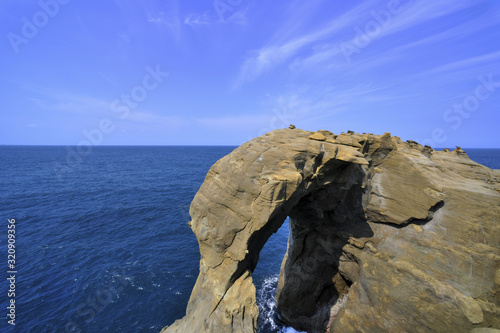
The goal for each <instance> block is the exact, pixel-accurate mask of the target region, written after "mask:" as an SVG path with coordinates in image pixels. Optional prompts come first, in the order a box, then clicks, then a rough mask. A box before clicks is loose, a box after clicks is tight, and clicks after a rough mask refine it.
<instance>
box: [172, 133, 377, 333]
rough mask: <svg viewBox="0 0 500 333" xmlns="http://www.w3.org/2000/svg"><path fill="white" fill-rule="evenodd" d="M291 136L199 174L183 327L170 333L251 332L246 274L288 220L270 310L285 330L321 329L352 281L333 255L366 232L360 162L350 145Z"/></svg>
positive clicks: (247, 147)
mask: <svg viewBox="0 0 500 333" xmlns="http://www.w3.org/2000/svg"><path fill="white" fill-rule="evenodd" d="M297 131H298V132H297ZM297 131H295V130H283V131H281V132H278V131H275V132H271V133H268V134H266V135H265V136H264V137H263V138H261V139H259V138H257V139H255V140H253V141H251V142H248V143H246V144H244V145H242V146H241V147H239V148H238V149H237V150H235V151H233V152H232V153H231V154H230V155H228V156H226V157H225V158H223V159H221V160H220V161H218V162H217V163H216V164H215V165H214V166H213V167H212V168H211V169H210V171H209V172H208V174H207V177H206V179H205V182H204V183H203V185H202V186H201V188H200V190H199V192H198V193H197V195H196V196H195V198H194V200H193V202H192V204H191V209H190V215H191V217H192V222H191V228H192V229H193V231H194V232H195V234H196V236H197V238H198V241H199V246H200V253H201V260H200V275H199V277H198V279H197V282H196V285H195V287H194V288H193V292H192V295H191V298H190V301H189V304H188V308H187V311H186V317H185V320H181V321H177V322H176V323H174V325H172V327H171V328H169V330H172V331H174V330H178V331H193V332H194V331H198V332H215V331H217V332H254V331H255V329H256V324H257V323H256V318H257V314H258V308H257V305H256V295H255V286H254V285H253V281H252V272H253V271H254V270H255V268H256V265H257V262H258V259H259V255H260V251H261V249H262V248H263V246H264V244H265V243H266V242H267V241H268V239H269V237H270V236H271V235H272V234H273V233H275V232H276V231H277V230H278V229H279V228H280V227H281V225H282V224H283V222H284V220H285V219H286V217H287V216H290V225H291V227H290V231H291V234H290V238H289V242H288V252H287V255H286V256H285V260H284V261H283V264H282V271H281V273H280V281H279V285H278V292H277V300H278V308H279V310H280V313H281V315H282V317H283V318H284V320H285V321H286V322H287V323H289V324H290V325H291V326H293V327H296V328H299V329H307V330H309V331H311V330H315V331H316V330H317V331H320V330H321V329H323V331H324V328H325V327H326V324H327V323H328V319H329V317H328V315H327V312H328V311H326V312H325V310H324V309H323V307H326V306H328V305H330V304H331V303H332V302H334V301H336V299H337V298H338V296H341V295H342V294H343V293H345V291H346V288H348V286H349V284H350V281H352V277H350V276H349V275H350V273H349V272H348V273H346V274H340V273H339V266H340V257H341V255H342V251H341V249H342V247H343V245H345V244H346V243H347V241H348V239H349V237H357V236H363V235H365V234H366V235H368V234H369V230H368V229H369V227H367V226H368V225H367V224H366V223H365V227H362V226H361V225H362V224H363V223H364V221H363V219H362V217H361V216H362V206H363V205H362V201H363V193H364V190H363V181H364V179H365V176H366V173H365V171H364V169H363V167H364V166H366V165H367V164H368V162H367V161H366V160H365V159H364V157H363V154H362V153H361V152H359V150H358V147H352V146H343V145H339V144H336V143H334V142H333V141H332V142H325V140H324V139H323V138H320V139H319V140H318V139H317V138H315V137H311V138H310V137H309V136H310V133H308V132H305V131H300V130H297ZM325 134H328V133H325ZM275 135H278V136H279V137H275V138H274V139H271V140H267V139H269V138H266V136H267V137H269V136H271V137H272V136H275ZM332 138H333V137H332ZM276 139H277V142H276ZM358 145H359V144H358ZM360 147H361V146H360ZM351 220H356V223H352V221H351ZM351 224H352V225H356V226H355V227H353V226H350V225H351ZM306 231H307V233H309V235H306V234H305V233H306ZM332 246H333V248H330V247H332ZM332 255H333V257H330V256H332ZM332 258H333V259H332ZM302 273H305V274H302ZM353 274H354V273H353ZM314 276H316V277H314ZM298 285H300V288H299V287H298ZM296 302H298V303H296ZM196 318H204V320H202V321H200V320H199V319H196ZM318 322H320V324H319V325H318Z"/></svg>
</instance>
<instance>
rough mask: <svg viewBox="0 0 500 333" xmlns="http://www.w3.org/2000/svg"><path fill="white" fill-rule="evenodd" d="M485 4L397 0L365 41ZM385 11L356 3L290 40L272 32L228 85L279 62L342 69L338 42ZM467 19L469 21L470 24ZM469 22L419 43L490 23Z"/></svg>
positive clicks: (253, 76)
mask: <svg viewBox="0 0 500 333" xmlns="http://www.w3.org/2000/svg"><path fill="white" fill-rule="evenodd" d="M485 2H487V0H467V1H462V2H457V1H453V0H443V1H437V2H429V1H423V0H408V1H401V2H400V5H399V8H398V13H397V14H392V15H390V17H389V19H388V20H389V22H388V23H387V25H385V26H382V27H381V28H380V31H379V32H378V33H377V34H375V35H374V36H373V35H372V36H371V42H374V41H375V40H376V39H380V38H383V37H386V36H388V35H391V34H396V33H399V32H402V31H405V30H407V29H411V28H414V27H417V26H419V25H422V24H425V23H428V22H429V21H431V20H434V19H437V18H440V17H444V16H447V15H450V14H453V13H456V12H458V11H462V10H466V9H469V8H471V7H474V6H478V5H481V4H484V3H485ZM386 7H387V1H378V2H362V3H360V4H359V5H357V6H355V7H354V8H352V9H350V10H349V11H347V12H346V13H345V14H343V15H341V16H336V17H334V18H332V19H331V20H330V22H329V23H328V24H327V25H325V26H323V27H320V28H317V29H315V30H312V31H309V32H303V33H302V34H298V35H299V36H298V37H297V34H294V36H295V37H291V38H288V37H287V36H288V34H287V33H286V32H285V31H283V30H279V31H277V32H276V33H275V34H274V35H273V37H272V38H271V42H269V43H268V45H266V46H264V47H262V48H261V49H258V50H254V51H251V52H250V56H249V57H248V58H247V59H246V60H245V61H244V63H243V64H242V65H241V67H240V71H239V74H238V77H237V79H236V83H235V84H234V86H235V87H238V86H240V85H242V84H244V83H245V82H249V81H253V80H255V79H256V78H258V77H259V76H261V75H262V74H263V73H265V72H268V71H271V70H273V69H274V68H276V67H278V66H280V65H284V64H288V65H289V66H290V68H291V69H294V70H300V69H301V68H304V69H305V68H307V70H310V69H312V68H314V67H317V68H318V69H321V70H324V66H325V65H326V66H328V67H330V68H333V69H336V68H338V67H342V66H343V67H346V66H345V62H346V61H345V59H342V57H340V56H339V55H341V54H342V50H341V48H340V47H339V45H340V44H341V43H343V42H344V43H351V44H352V43H353V42H354V41H355V39H356V38H357V36H356V32H355V31H354V30H353V29H354V28H356V27H359V28H360V29H363V28H364V25H365V24H366V23H367V22H368V21H370V20H372V21H375V18H374V15H375V14H376V13H378V14H380V13H381V11H384V12H386V13H387V12H388V11H387V8H386ZM290 8H292V9H294V10H304V8H302V7H300V6H298V5H296V4H295V5H294V6H291V7H290ZM374 13H375V14H374ZM471 21H474V23H472V22H471ZM471 21H468V22H465V23H460V24H458V26H456V27H453V28H450V29H447V30H445V31H444V32H438V33H436V36H435V37H434V36H431V37H426V39H427V41H422V43H426V42H430V40H429V39H432V41H433V42H435V43H437V42H440V41H443V40H446V38H450V37H452V36H455V37H459V36H463V35H465V34H470V33H471V30H472V31H479V30H481V29H484V28H485V27H487V26H490V25H491V24H494V23H492V21H491V20H484V17H483V21H481V18H477V19H474V20H471ZM496 23H498V21H497V22H496ZM283 26H284V27H286V26H287V24H286V23H285V24H284V25H283ZM410 35H411V34H410ZM413 37H414V40H411V42H410V43H407V44H406V45H405V46H403V47H401V46H400V45H397V46H396V45H395V46H394V48H399V51H400V52H402V51H405V49H408V48H411V47H417V46H419V45H418V44H419V41H418V40H419V36H418V35H415V36H413Z"/></svg>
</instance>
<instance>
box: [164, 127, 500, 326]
mask: <svg viewBox="0 0 500 333" xmlns="http://www.w3.org/2000/svg"><path fill="white" fill-rule="evenodd" d="M499 179H500V174H499V173H498V171H496V170H495V171H493V170H491V169H489V168H487V167H485V166H482V165H479V164H477V163H475V162H473V161H471V160H470V159H469V158H468V156H467V154H466V153H465V152H464V151H463V150H462V149H460V148H457V149H455V150H453V151H449V150H448V151H434V150H433V149H432V148H430V147H423V146H422V145H419V144H418V143H416V142H414V141H408V142H402V141H401V140H400V139H399V138H398V137H393V136H391V135H390V134H389V133H386V134H384V135H382V136H376V135H371V134H354V133H353V132H351V131H349V132H348V133H347V134H341V135H334V134H332V133H331V132H329V131H317V132H315V133H314V132H307V131H303V130H300V129H296V128H292V127H291V128H290V129H283V130H276V131H273V132H270V133H267V134H265V135H263V136H261V137H258V138H256V139H254V140H252V141H250V142H247V143H245V144H243V145H242V146H240V147H239V148H237V149H235V150H234V151H233V152H232V153H231V154H229V155H228V156H226V157H224V158H222V159H221V160H219V161H218V162H217V163H216V164H215V165H214V166H213V167H212V168H211V169H210V171H209V172H208V174H207V176H206V178H205V182H204V183H203V185H202V186H201V187H200V190H199V191H198V193H197V194H196V196H195V198H194V200H193V202H192V204H191V208H190V214H191V217H192V221H191V222H190V226H191V229H192V230H193V232H194V233H195V234H196V237H197V239H198V241H199V247H200V254H201V260H200V274H199V276H198V279H197V281H196V284H195V286H194V288H193V291H192V294H191V298H190V300H189V304H188V307H187V310H186V316H185V317H184V318H182V319H180V320H177V321H176V322H175V323H173V324H172V325H171V326H170V327H166V328H165V329H164V330H163V331H165V332H168V333H173V332H178V333H185V332H217V333H223V332H238V333H240V332H255V331H256V325H257V316H258V307H257V305H256V295H255V287H254V285H253V282H252V272H253V270H254V269H255V267H256V265H257V261H258V259H259V252H260V250H261V249H262V247H263V245H264V244H265V243H266V241H267V240H268V238H269V237H270V236H271V235H272V234H273V233H274V232H276V231H277V230H278V229H279V227H280V226H281V225H282V223H283V222H284V220H285V218H286V217H287V216H288V217H289V218H290V223H289V226H290V236H289V241H288V249H287V254H286V255H285V258H284V259H283V263H282V266H281V273H280V278H279V283H278V290H277V294H276V298H277V304H278V309H279V311H280V315H281V317H282V319H283V320H284V321H285V322H286V323H288V324H289V325H291V326H293V327H295V328H296V329H299V330H304V331H307V332H325V331H329V332H397V333H400V332H471V331H472V330H475V331H474V332H476V331H478V332H479V331H481V330H478V328H484V327H490V328H497V329H498V328H500V260H499V259H500V232H499V230H500V224H499V217H500V185H499ZM163 331H162V332H163Z"/></svg>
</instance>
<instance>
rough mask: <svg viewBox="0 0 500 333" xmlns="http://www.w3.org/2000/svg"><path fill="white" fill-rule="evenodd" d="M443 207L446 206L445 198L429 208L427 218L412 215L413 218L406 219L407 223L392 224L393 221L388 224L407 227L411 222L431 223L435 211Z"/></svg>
mask: <svg viewBox="0 0 500 333" xmlns="http://www.w3.org/2000/svg"><path fill="white" fill-rule="evenodd" d="M442 207H444V200H441V201H439V202H438V203H437V204H435V205H434V206H432V207H431V208H429V214H428V215H427V218H425V219H416V218H413V217H412V218H409V219H408V220H407V221H405V223H403V224H399V225H398V224H392V223H387V224H388V225H390V226H391V227H394V228H397V229H401V228H404V227H407V226H408V225H410V224H416V225H425V224H427V223H429V222H430V221H432V219H433V217H434V213H435V212H437V211H438V210H439V209H441V208H442Z"/></svg>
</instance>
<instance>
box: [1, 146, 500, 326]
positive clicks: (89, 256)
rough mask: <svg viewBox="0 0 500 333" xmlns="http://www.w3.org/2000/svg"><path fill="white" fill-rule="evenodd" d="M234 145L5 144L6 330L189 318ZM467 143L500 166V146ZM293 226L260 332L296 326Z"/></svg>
mask: <svg viewBox="0 0 500 333" xmlns="http://www.w3.org/2000/svg"><path fill="white" fill-rule="evenodd" d="M234 148H235V147H193V146H186V147H180V146H179V147H173V146H168V147H154V146H149V147H135V146H134V147H115V146H100V147H93V149H92V151H87V152H80V153H81V154H75V151H76V147H59V146H0V175H1V176H0V184H1V191H0V203H1V206H0V217H1V219H0V221H2V223H0V234H3V236H0V237H1V239H2V246H1V249H2V251H3V254H2V255H0V256H2V257H3V258H4V259H3V264H0V267H3V269H2V272H1V275H2V276H4V278H2V279H1V281H2V282H1V284H0V295H1V296H0V302H1V303H0V306H1V309H3V310H1V311H2V312H1V314H0V318H1V323H0V331H1V332H33V333H43V332H120V333H127V332H134V333H135V332H159V331H160V330H161V328H162V327H164V326H165V325H168V324H171V323H172V322H173V321H174V320H176V319H179V318H181V317H182V316H183V315H184V312H185V309H186V305H187V302H188V299H189V296H190V292H191V289H192V287H193V285H194V283H195V281H196V277H197V275H198V264H199V259H200V258H199V252H198V244H197V241H196V238H195V236H194V234H193V233H192V232H191V230H190V229H189V227H188V224H187V222H188V221H189V219H190V218H189V214H188V211H189V205H190V203H191V200H192V199H193V197H194V195H195V194H196V192H197V191H198V188H199V187H200V185H201V184H202V182H203V180H204V178H205V175H206V173H207V171H208V170H209V169H210V167H211V166H212V165H213V164H214V163H215V162H216V161H217V160H218V159H220V158H221V157H223V156H225V155H227V154H228V153H230V152H231V151H232V150H233V149H234ZM464 150H465V151H466V152H467V153H468V154H469V156H470V157H471V158H472V159H473V160H475V161H477V162H479V163H481V164H484V165H486V166H488V167H490V168H496V169H500V149H464ZM12 219H14V220H15V221H14V223H13V224H15V243H14V245H15V249H12V250H13V251H15V266H13V267H11V268H9V267H8V262H7V260H8V258H7V255H8V247H7V244H8V241H7V237H8V230H9V229H8V225H9V220H10V221H12ZM286 224H287V222H285V225H283V227H282V228H280V230H279V231H278V232H277V233H276V234H274V235H273V236H272V237H271V239H270V240H269V241H268V243H267V244H266V245H265V247H264V249H263V250H262V252H261V255H260V260H259V263H258V266H257V268H256V270H255V272H254V275H253V277H254V282H255V285H256V287H257V299H258V303H259V308H260V317H259V333H271V332H272V333H276V332H281V333H284V332H295V331H294V330H293V329H290V328H287V327H285V326H283V325H282V324H281V323H280V322H279V318H278V316H277V314H276V304H275V302H274V292H275V289H276V284H277V276H278V273H279V269H280V265H281V260H282V258H283V255H284V253H285V251H286V242H287V238H288V227H287V225H286ZM2 225H3V226H2ZM11 243H12V241H11ZM11 248H12V247H11ZM11 258H12V257H11ZM11 258H9V259H11ZM11 263H12V262H9V264H11ZM7 271H15V272H16V273H13V274H11V273H7ZM12 275H14V276H15V282H14V284H13V285H14V289H15V290H13V291H12V287H13V285H12V284H11V282H12V279H11V281H9V280H7V278H8V277H10V276H12ZM9 290H11V291H9ZM13 294H15V295H13ZM11 300H15V303H14V305H15V310H14V311H15V320H14V321H13V323H15V326H13V325H11V324H9V322H8V321H9V320H12V316H10V317H8V316H7V314H8V313H12V311H11V310H9V309H7V307H9V306H10V307H11V308H12V306H11V305H10V304H11V303H10V302H11ZM11 322H12V321H11Z"/></svg>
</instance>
